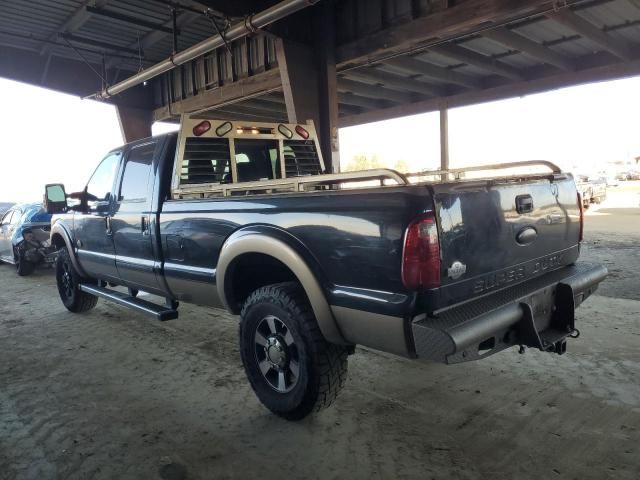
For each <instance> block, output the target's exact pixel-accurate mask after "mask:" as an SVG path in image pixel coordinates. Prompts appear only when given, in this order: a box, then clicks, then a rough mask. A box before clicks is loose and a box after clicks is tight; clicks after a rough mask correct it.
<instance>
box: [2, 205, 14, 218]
mask: <svg viewBox="0 0 640 480" xmlns="http://www.w3.org/2000/svg"><path fill="white" fill-rule="evenodd" d="M14 205H15V204H14V203H8V202H0V215H4V214H5V213H6V212H7V210H9V209H10V208H11V207H13V206H14Z"/></svg>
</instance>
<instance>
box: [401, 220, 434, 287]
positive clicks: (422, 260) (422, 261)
mask: <svg viewBox="0 0 640 480" xmlns="http://www.w3.org/2000/svg"><path fill="white" fill-rule="evenodd" d="M402 283H403V284H404V286H405V287H407V288H408V289H409V290H418V289H422V288H437V287H439V286H440V244H439V242H438V226H437V225H436V219H435V217H434V216H433V214H430V215H427V216H424V217H420V218H419V219H417V220H415V221H413V222H412V223H411V224H410V225H409V227H407V231H406V233H405V236H404V249H403V251H402Z"/></svg>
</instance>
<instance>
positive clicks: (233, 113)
mask: <svg viewBox="0 0 640 480" xmlns="http://www.w3.org/2000/svg"><path fill="white" fill-rule="evenodd" d="M198 116H199V117H207V118H218V119H221V120H240V121H245V122H260V121H261V122H265V121H266V122H269V121H273V122H286V121H287V117H286V115H283V116H279V117H278V116H273V117H264V116H262V115H256V114H255V113H246V112H244V111H243V109H242V108H239V107H236V106H235V105H230V106H229V107H227V108H213V109H211V110H207V111H204V112H201V113H199V114H198Z"/></svg>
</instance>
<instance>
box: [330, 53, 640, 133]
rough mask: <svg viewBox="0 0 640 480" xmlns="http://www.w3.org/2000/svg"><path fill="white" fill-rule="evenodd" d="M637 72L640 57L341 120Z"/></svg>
mask: <svg viewBox="0 0 640 480" xmlns="http://www.w3.org/2000/svg"><path fill="white" fill-rule="evenodd" d="M636 75H640V60H632V61H630V62H624V63H622V62H621V63H616V64H614V65H611V64H607V65H599V66H594V67H592V68H588V69H585V70H579V71H576V72H561V73H556V74H553V75H550V76H548V77H543V78H536V79H532V80H526V81H523V82H518V83H511V84H507V85H501V86H497V87H493V88H488V89H485V90H472V91H468V92H463V93H460V94H456V95H451V96H449V97H441V98H432V99H429V100H424V101H422V102H414V103H412V104H409V105H399V106H396V107H391V108H387V109H384V110H376V111H371V112H365V113H362V114H357V115H350V116H345V117H342V118H341V119H340V127H350V126H353V125H362V124H364V123H370V122H379V121H382V120H389V119H392V118H400V117H405V116H407V115H416V114H419V113H428V112H434V111H439V110H440V109H441V108H443V106H446V107H448V108H457V107H464V106H468V105H475V104H478V103H486V102H491V101H495V100H503V99H506V98H512V97H521V96H524V95H531V94H534V93H542V92H547V91H549V90H555V89H558V88H564V87H567V86H570V85H580V84H585V83H593V82H602V81H607V80H615V79H619V78H625V77H632V76H636Z"/></svg>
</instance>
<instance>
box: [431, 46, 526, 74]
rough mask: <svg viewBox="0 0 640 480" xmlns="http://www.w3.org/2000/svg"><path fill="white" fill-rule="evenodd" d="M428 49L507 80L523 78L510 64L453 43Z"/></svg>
mask: <svg viewBox="0 0 640 480" xmlns="http://www.w3.org/2000/svg"><path fill="white" fill-rule="evenodd" d="M429 50H431V51H432V52H434V53H437V54H439V55H442V56H444V57H448V58H451V59H453V60H456V61H458V62H461V63H466V64H467V65H472V66H474V67H477V68H480V69H482V70H484V71H486V72H490V73H494V74H496V75H500V76H501V77H504V78H508V79H509V80H524V76H523V75H522V74H521V73H520V72H519V71H518V70H517V69H515V68H513V67H512V66H511V65H507V64H506V63H503V62H501V61H499V60H496V59H494V58H492V57H489V56H485V55H482V54H480V53H476V52H474V51H473V50H469V49H468V48H463V47H460V46H458V45H455V44H453V43H447V44H444V45H441V46H438V47H432V48H430V49H429Z"/></svg>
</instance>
